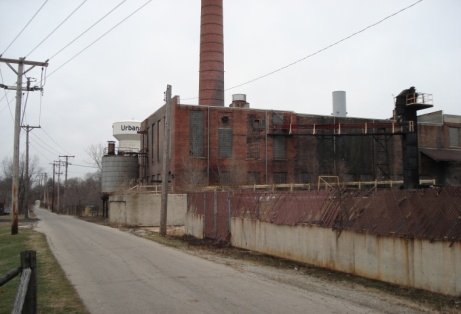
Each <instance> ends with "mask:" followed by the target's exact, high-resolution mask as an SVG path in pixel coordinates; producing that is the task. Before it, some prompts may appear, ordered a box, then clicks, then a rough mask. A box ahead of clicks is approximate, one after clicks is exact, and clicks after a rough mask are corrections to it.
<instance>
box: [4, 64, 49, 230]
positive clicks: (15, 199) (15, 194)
mask: <svg viewBox="0 0 461 314" xmlns="http://www.w3.org/2000/svg"><path fill="white" fill-rule="evenodd" d="M25 59H26V58H19V59H17V60H15V59H6V58H2V56H1V55H0V62H4V63H6V65H8V67H9V68H10V69H11V70H13V72H15V73H16V74H17V76H18V79H17V82H16V86H6V85H3V84H1V85H0V87H2V88H5V89H12V90H16V110H15V117H14V147H13V184H12V185H13V186H12V192H11V194H12V197H11V199H12V203H13V215H12V217H11V234H12V235H15V234H18V230H19V227H18V209H19V136H20V131H21V127H20V125H21V122H20V121H21V103H22V91H23V90H26V91H35V90H42V88H41V87H38V86H35V87H33V88H31V87H26V88H24V87H22V76H23V75H24V74H26V73H27V72H28V71H30V70H31V69H32V68H34V67H35V66H41V67H47V66H48V60H47V61H45V62H35V61H26V60H25ZM11 64H17V65H18V70H17V71H16V70H15V69H14V68H13V67H12V66H11ZM24 65H30V66H31V67H30V68H29V69H27V70H25V71H24Z"/></svg>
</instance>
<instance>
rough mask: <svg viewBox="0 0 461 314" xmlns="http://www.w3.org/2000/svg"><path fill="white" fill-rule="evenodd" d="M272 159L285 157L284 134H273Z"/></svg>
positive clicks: (285, 144)
mask: <svg viewBox="0 0 461 314" xmlns="http://www.w3.org/2000/svg"><path fill="white" fill-rule="evenodd" d="M274 159H276V160H280V159H287V138H286V136H274Z"/></svg>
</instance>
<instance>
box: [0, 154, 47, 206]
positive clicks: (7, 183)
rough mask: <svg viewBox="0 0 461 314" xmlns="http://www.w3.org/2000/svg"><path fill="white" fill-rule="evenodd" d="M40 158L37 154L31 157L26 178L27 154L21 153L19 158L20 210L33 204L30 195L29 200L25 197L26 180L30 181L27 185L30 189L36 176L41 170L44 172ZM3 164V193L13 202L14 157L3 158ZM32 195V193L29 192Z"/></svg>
mask: <svg viewBox="0 0 461 314" xmlns="http://www.w3.org/2000/svg"><path fill="white" fill-rule="evenodd" d="M38 164H39V158H38V157H37V156H36V155H35V156H33V157H32V158H30V159H29V178H28V180H26V178H25V169H26V157H25V154H21V156H20V159H19V211H20V212H21V213H22V212H23V211H24V209H25V208H26V207H27V208H28V207H29V205H30V204H31V201H30V197H29V199H28V200H26V199H25V191H26V186H25V185H26V182H29V186H28V187H27V188H28V190H29V191H31V188H32V184H31V183H32V182H34V180H33V179H34V178H35V177H36V176H37V174H38V173H39V172H42V171H43V170H41V168H40V167H39V166H38ZM2 165H3V176H4V178H3V181H4V182H3V183H4V184H2V189H4V190H3V191H2V194H3V195H5V199H7V200H8V202H11V189H12V184H13V159H12V158H8V157H6V158H4V159H3V160H2ZM29 195H31V194H29Z"/></svg>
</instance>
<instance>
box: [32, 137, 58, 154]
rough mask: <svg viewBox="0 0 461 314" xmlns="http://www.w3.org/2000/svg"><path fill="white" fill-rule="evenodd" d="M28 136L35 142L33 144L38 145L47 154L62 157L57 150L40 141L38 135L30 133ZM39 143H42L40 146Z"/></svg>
mask: <svg viewBox="0 0 461 314" xmlns="http://www.w3.org/2000/svg"><path fill="white" fill-rule="evenodd" d="M30 135H31V136H32V139H33V140H34V141H35V143H36V144H37V145H40V146H41V147H42V148H43V149H45V150H46V151H48V152H49V153H51V154H53V155H62V154H61V152H60V151H58V150H56V149H54V148H53V147H51V146H50V145H49V144H48V143H47V142H45V141H44V140H42V139H41V138H40V137H39V136H38V135H36V134H32V133H31V134H30ZM40 143H42V144H40Z"/></svg>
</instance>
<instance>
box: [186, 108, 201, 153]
mask: <svg viewBox="0 0 461 314" xmlns="http://www.w3.org/2000/svg"><path fill="white" fill-rule="evenodd" d="M189 154H190V155H191V156H194V157H203V111H198V110H194V111H190V113H189Z"/></svg>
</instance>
